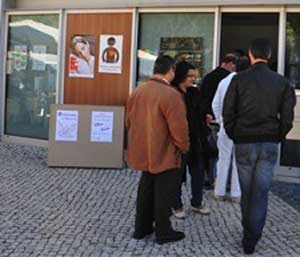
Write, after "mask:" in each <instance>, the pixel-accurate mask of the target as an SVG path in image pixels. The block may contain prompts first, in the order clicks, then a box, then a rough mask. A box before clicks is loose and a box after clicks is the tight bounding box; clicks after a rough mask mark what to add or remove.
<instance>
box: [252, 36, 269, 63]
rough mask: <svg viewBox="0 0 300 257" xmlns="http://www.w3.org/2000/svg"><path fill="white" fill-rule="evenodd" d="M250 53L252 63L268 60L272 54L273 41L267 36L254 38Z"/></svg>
mask: <svg viewBox="0 0 300 257" xmlns="http://www.w3.org/2000/svg"><path fill="white" fill-rule="evenodd" d="M248 53H249V58H250V62H251V64H253V63H256V62H258V61H264V62H267V61H268V60H269V59H270V58H271V55H272V46H271V42H270V41H269V40H268V39H266V38H257V39H254V40H253V41H252V42H251V45H250V47H249V52H248Z"/></svg>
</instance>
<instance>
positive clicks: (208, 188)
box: [204, 182, 214, 190]
mask: <svg viewBox="0 0 300 257" xmlns="http://www.w3.org/2000/svg"><path fill="white" fill-rule="evenodd" d="M204 189H205V190H213V189H214V185H213V184H212V183H210V182H205V183H204Z"/></svg>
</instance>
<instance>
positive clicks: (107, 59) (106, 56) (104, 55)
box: [98, 35, 123, 74]
mask: <svg viewBox="0 0 300 257" xmlns="http://www.w3.org/2000/svg"><path fill="white" fill-rule="evenodd" d="M122 50H123V36H122V35H101V36H100V50H99V67H98V71H99V72H102V73H119V74H121V73H122V52H123V51H122Z"/></svg>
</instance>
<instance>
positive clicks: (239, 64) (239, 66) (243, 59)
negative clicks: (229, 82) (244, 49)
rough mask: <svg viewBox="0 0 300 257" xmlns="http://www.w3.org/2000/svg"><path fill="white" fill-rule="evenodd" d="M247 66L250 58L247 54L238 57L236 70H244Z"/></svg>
mask: <svg viewBox="0 0 300 257" xmlns="http://www.w3.org/2000/svg"><path fill="white" fill-rule="evenodd" d="M249 66H250V60H249V58H248V56H241V57H240V58H239V61H238V62H237V66H236V71H237V72H240V71H243V70H246V69H248V68H249Z"/></svg>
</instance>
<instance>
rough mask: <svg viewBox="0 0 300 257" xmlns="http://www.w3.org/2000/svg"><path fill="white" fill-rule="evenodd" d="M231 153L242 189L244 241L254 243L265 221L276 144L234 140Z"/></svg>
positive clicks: (253, 244)
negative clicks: (232, 152)
mask: <svg viewBox="0 0 300 257" xmlns="http://www.w3.org/2000/svg"><path fill="white" fill-rule="evenodd" d="M235 154H236V164H237V169H238V175H239V180H240V186H241V191H242V198H241V211H242V225H243V228H244V241H245V242H247V244H249V245H252V246H255V245H256V243H257V242H258V240H259V239H260V238H261V235H262V231H263V228H264V225H265V221H266V216H267V207H268V191H269V189H270V186H271V181H272V177H273V170H274V166H275V164H276V161H277V155H278V144H277V143H250V144H236V145H235Z"/></svg>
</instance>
